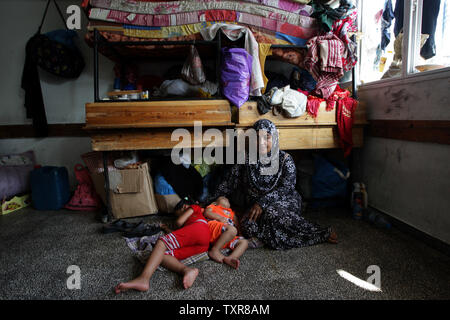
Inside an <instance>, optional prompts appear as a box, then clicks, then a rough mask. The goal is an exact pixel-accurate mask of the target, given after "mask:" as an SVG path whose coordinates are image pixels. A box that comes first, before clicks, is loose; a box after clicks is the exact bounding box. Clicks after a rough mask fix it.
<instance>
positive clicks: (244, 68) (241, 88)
mask: <svg viewBox="0 0 450 320" xmlns="http://www.w3.org/2000/svg"><path fill="white" fill-rule="evenodd" d="M252 59H253V58H252V56H251V55H250V54H248V52H247V51H245V49H241V48H223V49H222V75H221V81H222V90H223V95H224V96H225V97H226V98H227V99H228V100H229V101H230V102H231V103H232V104H234V105H236V106H237V107H238V108H239V107H240V106H242V104H244V103H245V102H246V101H247V100H248V97H249V94H250V79H251V74H252Z"/></svg>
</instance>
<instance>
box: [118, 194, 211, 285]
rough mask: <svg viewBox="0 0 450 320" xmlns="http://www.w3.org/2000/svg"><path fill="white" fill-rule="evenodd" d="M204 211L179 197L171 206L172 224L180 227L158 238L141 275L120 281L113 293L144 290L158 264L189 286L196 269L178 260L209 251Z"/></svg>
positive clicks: (193, 279) (207, 228) (196, 272)
mask: <svg viewBox="0 0 450 320" xmlns="http://www.w3.org/2000/svg"><path fill="white" fill-rule="evenodd" d="M203 210H204V209H203V208H201V207H200V206H198V205H195V204H192V202H189V200H186V199H182V200H181V201H180V202H179V203H178V204H177V205H176V206H175V209H174V211H175V215H176V216H177V219H176V222H175V224H176V226H177V227H178V228H179V229H177V230H175V231H173V232H171V233H168V234H166V235H165V236H162V237H161V238H159V239H158V241H157V242H156V244H155V246H154V248H153V250H152V254H151V255H150V258H149V259H148V260H147V263H146V265H145V267H144V270H143V271H142V273H141V275H140V276H139V277H137V278H136V279H134V280H131V281H129V282H126V283H120V284H119V285H117V286H116V288H115V292H116V293H120V292H123V291H127V290H129V289H134V290H138V291H147V290H148V289H149V281H150V278H151V277H152V275H153V273H154V272H155V270H156V268H158V266H159V265H162V266H163V267H164V268H166V269H169V270H171V271H173V272H176V273H178V274H180V275H182V276H183V287H184V288H185V289H187V288H189V287H191V286H192V285H193V283H194V281H195V279H196V278H197V276H198V272H199V270H198V269H197V268H190V267H187V266H186V265H184V264H183V263H181V262H180V260H183V259H186V258H188V257H190V256H193V255H197V254H200V253H202V252H206V251H208V248H209V240H210V232H209V227H208V223H207V221H206V219H205V217H204V216H203Z"/></svg>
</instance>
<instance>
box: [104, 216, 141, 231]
mask: <svg viewBox="0 0 450 320" xmlns="http://www.w3.org/2000/svg"><path fill="white" fill-rule="evenodd" d="M141 224H143V222H142V221H140V222H135V223H132V222H126V221H124V220H121V219H119V220H116V221H114V222H111V223H110V224H109V225H107V226H103V228H102V232H103V233H105V234H108V233H113V232H123V231H128V230H130V229H132V228H136V227H138V226H139V225H141Z"/></svg>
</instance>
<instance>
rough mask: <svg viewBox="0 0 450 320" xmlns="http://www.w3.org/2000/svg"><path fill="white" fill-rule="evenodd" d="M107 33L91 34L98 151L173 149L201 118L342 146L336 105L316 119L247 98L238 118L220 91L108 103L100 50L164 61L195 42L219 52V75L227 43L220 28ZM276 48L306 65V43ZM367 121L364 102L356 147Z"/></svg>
mask: <svg viewBox="0 0 450 320" xmlns="http://www.w3.org/2000/svg"><path fill="white" fill-rule="evenodd" d="M104 35H105V33H103V34H102V33H101V32H99V31H98V30H97V29H94V30H93V32H92V33H90V34H89V36H88V37H87V38H86V41H87V42H88V43H89V44H90V45H91V46H92V47H93V53H94V54H93V55H94V102H92V103H86V106H85V111H86V126H85V129H86V130H87V131H88V132H89V135H90V136H91V139H92V148H93V150H94V151H113V150H139V149H141V150H142V149H171V148H173V147H174V146H175V145H177V144H178V142H179V141H172V140H171V134H172V132H173V130H174V129H175V128H180V127H183V128H187V129H188V130H192V128H193V126H194V122H195V121H201V122H202V126H203V129H204V130H206V129H208V128H211V127H214V128H219V129H222V130H225V129H227V128H241V129H246V128H249V127H251V126H252V125H253V123H254V122H255V121H257V120H258V119H261V118H266V119H269V120H271V121H272V122H274V124H275V125H276V126H277V128H278V129H279V134H280V146H281V148H283V149H286V150H292V149H326V148H339V139H338V132H337V122H336V108H334V109H333V110H331V111H327V110H326V103H325V102H322V103H321V105H320V107H319V109H318V114H317V116H316V117H313V116H312V115H310V114H309V113H305V114H304V115H302V116H301V117H298V118H286V117H284V116H282V115H278V116H275V115H274V114H272V113H268V114H265V115H260V114H259V112H258V110H257V107H256V102H255V101H249V102H246V103H245V104H244V105H242V106H241V107H240V108H239V109H237V110H236V109H235V110H234V111H235V112H234V113H235V116H232V110H233V108H236V107H232V105H231V104H230V103H229V102H228V100H226V99H224V98H223V97H221V95H220V90H218V94H217V95H216V96H214V97H212V98H207V99H197V98H174V97H171V98H169V99H163V98H156V99H150V100H149V101H142V100H127V101H120V102H119V101H110V100H108V101H103V100H101V99H100V97H99V53H101V54H103V55H104V56H106V57H108V58H109V59H111V60H113V61H121V60H122V59H133V60H139V59H149V58H155V56H156V57H158V58H160V59H161V57H160V56H161V55H162V56H166V57H171V58H173V57H182V56H183V55H185V54H186V48H187V46H188V45H191V44H194V45H196V46H197V47H198V48H199V52H202V53H203V54H204V56H210V57H211V56H215V60H216V61H215V65H216V66H215V67H216V70H215V72H216V77H217V79H219V77H220V73H219V72H220V70H219V65H220V50H221V47H222V39H221V38H222V36H221V33H220V32H219V33H217V38H216V39H214V40H213V41H205V40H199V39H196V38H194V39H193V40H181V41H180V40H178V41H177V40H166V41H162V40H160V39H158V41H154V40H147V39H140V40H139V41H136V40H135V41H133V39H129V37H126V38H125V39H123V38H121V40H119V41H117V40H116V38H113V39H111V38H110V37H105V36H104ZM205 47H209V50H205V49H200V48H205ZM158 48H160V50H158ZM272 48H273V49H272V56H271V57H270V58H272V59H277V60H281V61H285V62H286V61H287V62H289V63H291V64H295V65H297V66H301V67H302V66H303V65H302V63H301V61H302V59H301V57H302V56H303V55H304V49H305V47H304V46H299V45H286V44H273V45H272ZM161 52H162V54H161ZM353 95H354V96H355V95H356V88H355V84H354V81H353ZM366 123H367V121H366V118H365V107H364V105H363V104H359V105H358V108H357V109H356V112H355V114H354V123H353V141H354V147H361V146H362V145H363V127H364V125H365V124H366ZM224 141H226V139H224ZM202 143H203V144H202V146H203V147H204V146H206V145H207V144H209V142H208V141H203V142H202ZM186 147H188V146H186ZM192 147H193V141H192Z"/></svg>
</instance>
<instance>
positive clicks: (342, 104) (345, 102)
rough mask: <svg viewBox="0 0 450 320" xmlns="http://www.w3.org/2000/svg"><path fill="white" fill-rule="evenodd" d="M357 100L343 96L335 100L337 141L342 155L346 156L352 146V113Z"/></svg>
mask: <svg viewBox="0 0 450 320" xmlns="http://www.w3.org/2000/svg"><path fill="white" fill-rule="evenodd" d="M357 105H358V102H357V101H356V100H355V99H353V98H351V97H345V98H343V99H339V100H338V101H337V110H336V120H337V123H338V131H339V143H340V145H341V147H342V149H343V150H344V157H347V156H348V155H349V154H350V152H351V150H352V147H353V135H352V127H353V113H354V111H355V110H356V107H357Z"/></svg>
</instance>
